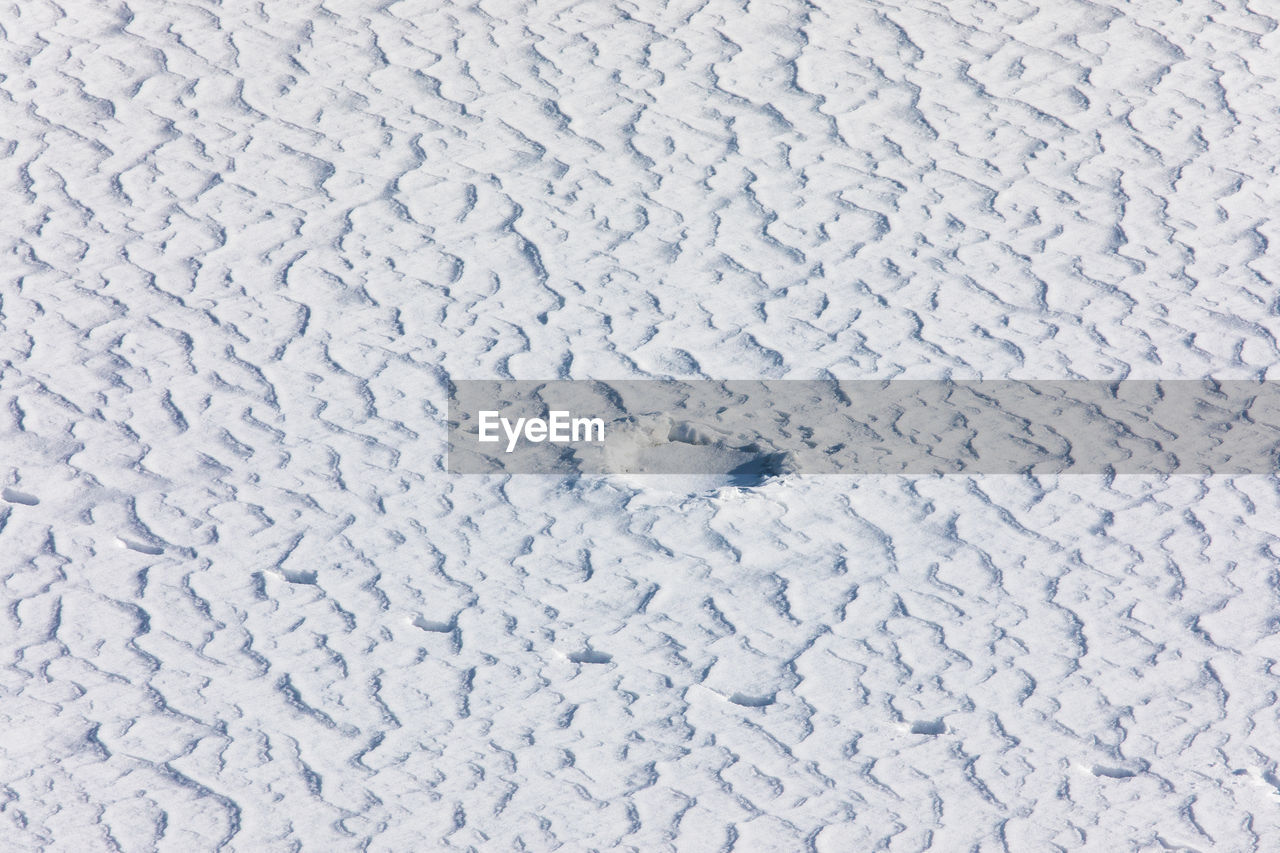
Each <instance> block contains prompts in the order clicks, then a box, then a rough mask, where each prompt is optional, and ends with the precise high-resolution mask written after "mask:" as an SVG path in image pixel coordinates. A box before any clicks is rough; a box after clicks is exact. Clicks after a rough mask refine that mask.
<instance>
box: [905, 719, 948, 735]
mask: <svg viewBox="0 0 1280 853" xmlns="http://www.w3.org/2000/svg"><path fill="white" fill-rule="evenodd" d="M946 731H947V726H946V723H944V722H942V720H916V721H915V722H914V723H912V724H911V733H912V734H913V735H940V734H946Z"/></svg>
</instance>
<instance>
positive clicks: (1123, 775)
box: [1093, 764, 1138, 779]
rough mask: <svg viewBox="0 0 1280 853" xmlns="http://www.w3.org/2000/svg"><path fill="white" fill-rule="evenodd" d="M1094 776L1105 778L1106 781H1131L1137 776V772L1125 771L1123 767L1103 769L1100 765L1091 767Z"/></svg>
mask: <svg viewBox="0 0 1280 853" xmlns="http://www.w3.org/2000/svg"><path fill="white" fill-rule="evenodd" d="M1093 775H1094V776H1105V777H1107V778H1108V779H1132V778H1133V777H1134V776H1137V775H1138V774H1137V771H1134V770H1127V769H1125V768H1124V767H1104V766H1103V765H1101V764H1095V765H1093Z"/></svg>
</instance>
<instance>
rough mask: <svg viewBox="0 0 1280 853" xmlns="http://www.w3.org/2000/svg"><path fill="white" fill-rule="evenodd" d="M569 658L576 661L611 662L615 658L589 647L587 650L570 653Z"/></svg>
mask: <svg viewBox="0 0 1280 853" xmlns="http://www.w3.org/2000/svg"><path fill="white" fill-rule="evenodd" d="M569 660H571V661H573V662H574V663H609V662H610V661H612V660H613V655H608V654H605V653H604V652H596V651H591V650H590V649H588V650H587V651H585V652H573V653H572V654H570V655H569Z"/></svg>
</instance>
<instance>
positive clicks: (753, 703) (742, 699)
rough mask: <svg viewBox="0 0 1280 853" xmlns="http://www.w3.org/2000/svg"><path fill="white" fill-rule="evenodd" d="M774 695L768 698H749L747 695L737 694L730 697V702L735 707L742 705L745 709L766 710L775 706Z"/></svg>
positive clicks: (769, 695)
mask: <svg viewBox="0 0 1280 853" xmlns="http://www.w3.org/2000/svg"><path fill="white" fill-rule="evenodd" d="M773 697H774V694H772V693H770V694H768V695H767V696H748V695H747V694H745V693H735V694H733V695H732V696H730V697H729V701H730V702H732V703H733V704H735V705H741V706H742V707H744V708H764V707H767V706H769V705H772V704H773Z"/></svg>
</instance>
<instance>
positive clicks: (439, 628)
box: [413, 616, 454, 634]
mask: <svg viewBox="0 0 1280 853" xmlns="http://www.w3.org/2000/svg"><path fill="white" fill-rule="evenodd" d="M413 624H414V626H415V627H418V628H421V629H422V630H424V631H431V632H432V633H435V634H448V633H449V632H450V631H452V630H453V627H454V623H453V621H452V620H450V621H448V622H436V621H435V620H433V619H424V618H423V617H421V616H417V617H414V620H413Z"/></svg>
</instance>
